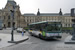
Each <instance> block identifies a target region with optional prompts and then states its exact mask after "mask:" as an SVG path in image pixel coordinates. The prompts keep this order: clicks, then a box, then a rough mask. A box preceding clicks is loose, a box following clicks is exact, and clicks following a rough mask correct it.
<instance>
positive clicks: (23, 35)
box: [22, 28, 24, 36]
mask: <svg viewBox="0 0 75 50" xmlns="http://www.w3.org/2000/svg"><path fill="white" fill-rule="evenodd" d="M22 36H24V29H23V28H22Z"/></svg>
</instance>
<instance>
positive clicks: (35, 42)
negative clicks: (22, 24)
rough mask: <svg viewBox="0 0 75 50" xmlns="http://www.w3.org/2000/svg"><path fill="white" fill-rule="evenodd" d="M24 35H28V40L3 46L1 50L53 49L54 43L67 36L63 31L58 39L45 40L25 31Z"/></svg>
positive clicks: (61, 40)
mask: <svg viewBox="0 0 75 50" xmlns="http://www.w3.org/2000/svg"><path fill="white" fill-rule="evenodd" d="M9 32H10V31H9ZM7 33H8V32H7ZM25 35H27V36H29V40H27V41H25V42H23V43H20V44H17V45H14V46H9V47H6V48H3V49H2V50H54V46H55V45H56V44H59V43H63V42H64V39H65V38H66V37H67V36H68V34H66V33H63V37H62V39H60V40H48V41H45V40H41V39H39V38H37V37H33V36H30V35H29V34H28V33H25Z"/></svg>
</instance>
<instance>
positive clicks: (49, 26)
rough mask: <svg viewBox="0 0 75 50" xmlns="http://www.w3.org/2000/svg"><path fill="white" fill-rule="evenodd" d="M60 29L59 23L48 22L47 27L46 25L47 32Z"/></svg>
mask: <svg viewBox="0 0 75 50" xmlns="http://www.w3.org/2000/svg"><path fill="white" fill-rule="evenodd" d="M60 29H61V25H60V24H59V25H58V24H49V25H48V26H47V27H46V31H47V32H59V31H60Z"/></svg>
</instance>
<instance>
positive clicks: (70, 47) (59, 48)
mask: <svg viewBox="0 0 75 50" xmlns="http://www.w3.org/2000/svg"><path fill="white" fill-rule="evenodd" d="M54 50H75V45H74V44H65V43H64V42H63V43H59V44H56V45H55V47H54Z"/></svg>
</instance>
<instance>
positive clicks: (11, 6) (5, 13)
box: [0, 0, 25, 28]
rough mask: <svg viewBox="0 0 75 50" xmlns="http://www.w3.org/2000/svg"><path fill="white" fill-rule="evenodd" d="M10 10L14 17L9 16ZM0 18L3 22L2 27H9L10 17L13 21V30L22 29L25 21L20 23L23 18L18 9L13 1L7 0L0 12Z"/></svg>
mask: <svg viewBox="0 0 75 50" xmlns="http://www.w3.org/2000/svg"><path fill="white" fill-rule="evenodd" d="M10 10H14V16H11V11H10ZM0 17H1V19H2V21H3V27H8V28H10V27H11V23H12V17H13V19H14V21H13V25H14V27H15V28H17V27H24V26H23V24H24V25H25V21H22V20H24V17H23V16H22V15H21V12H20V7H19V5H17V4H16V2H15V1H14V0H7V3H6V6H5V8H2V10H0Z"/></svg>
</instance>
